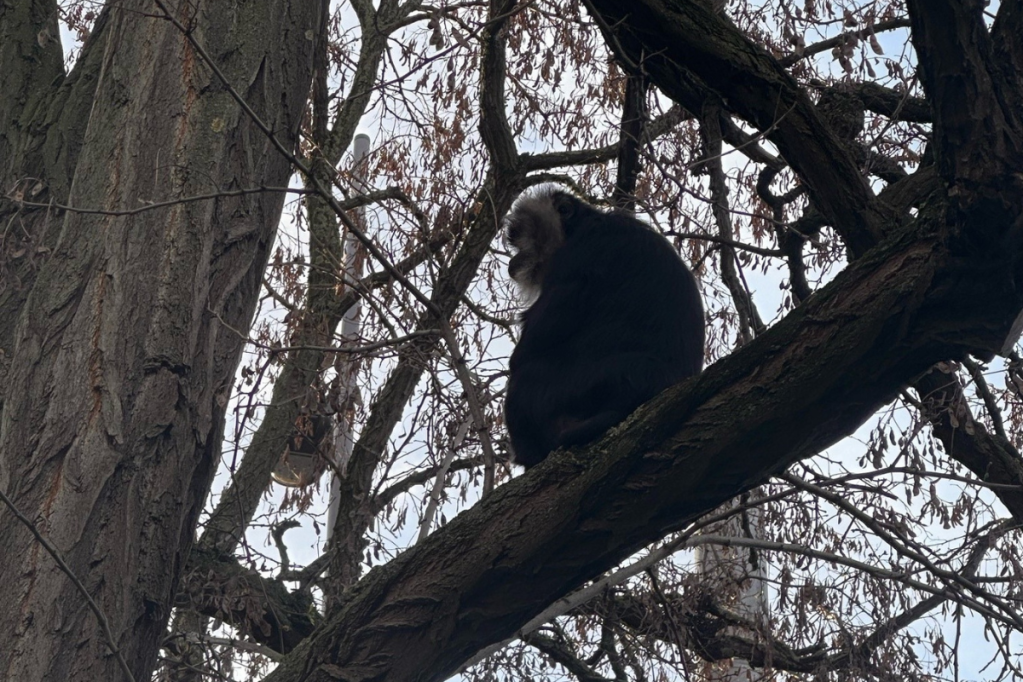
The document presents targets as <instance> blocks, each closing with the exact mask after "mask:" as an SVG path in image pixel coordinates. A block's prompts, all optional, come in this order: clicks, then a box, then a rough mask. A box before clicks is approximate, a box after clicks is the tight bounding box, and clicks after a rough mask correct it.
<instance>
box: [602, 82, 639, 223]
mask: <svg viewBox="0 0 1023 682" xmlns="http://www.w3.org/2000/svg"><path fill="white" fill-rule="evenodd" d="M646 93H647V82H646V78H645V77H644V76H643V74H641V73H634V74H629V75H628V76H626V78H625V101H624V103H623V106H622V122H621V125H620V126H619V133H618V137H619V140H618V168H617V175H616V179H615V188H614V192H613V193H612V194H611V203H613V204H614V205H615V206H617V207H619V208H624V209H626V210H629V211H632V210H634V209H635V208H636V196H635V194H636V179H637V178H638V177H639V173H640V171H641V170H642V168H641V165H640V161H639V158H640V155H639V151H640V147H641V145H642V144H643V129H644V128H645V124H646Z"/></svg>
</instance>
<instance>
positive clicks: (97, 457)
mask: <svg viewBox="0 0 1023 682" xmlns="http://www.w3.org/2000/svg"><path fill="white" fill-rule="evenodd" d="M9 4H10V3H8V5H9ZM16 4H19V3H16ZM25 4H27V3H25ZM43 5H44V3H41V2H36V3H34V5H33V7H34V8H36V9H40V8H41V9H40V11H42V9H46V10H48V11H51V12H52V13H53V16H55V13H56V6H55V4H48V5H47V6H46V7H44V6H43ZM168 6H169V7H170V11H172V12H176V13H178V14H176V15H175V16H176V18H177V19H178V20H179V21H180V22H181V23H182V24H183V25H184V26H186V27H187V28H188V29H189V31H190V34H191V35H192V36H194V38H195V40H196V41H197V42H198V43H199V44H200V45H202V46H203V47H204V48H205V50H206V52H207V53H208V55H210V57H211V58H212V59H213V60H214V62H215V63H216V64H217V66H218V67H219V68H220V69H221V71H222V72H223V73H224V75H225V76H226V78H227V79H228V81H229V82H230V84H231V86H233V88H234V90H235V91H236V92H237V93H238V94H240V95H241V97H243V98H244V99H245V100H246V101H247V102H248V103H249V105H250V106H251V107H252V108H253V109H254V110H255V112H256V113H257V114H258V116H259V117H260V118H261V119H262V120H263V121H264V122H265V123H266V124H267V125H268V126H269V127H270V129H272V130H273V131H275V134H276V136H277V138H278V139H279V140H280V142H281V143H282V144H283V145H284V146H285V147H286V148H293V147H294V145H295V142H296V139H297V131H298V125H299V122H300V120H301V117H302V113H303V109H304V104H305V100H306V96H307V94H308V92H307V91H308V86H309V78H310V73H311V64H312V62H311V51H312V41H311V40H310V39H309V36H310V35H312V31H313V30H314V29H315V28H316V21H317V9H316V6H315V4H314V3H308V2H289V1H287V0H268V1H267V2H260V3H255V4H253V3H238V2H231V1H228V0H224V1H223V2H217V3H208V4H203V5H201V6H200V9H199V10H198V11H197V10H196V6H195V5H194V4H190V3H184V4H181V5H180V6H178V5H176V4H173V5H168ZM19 7H20V4H19ZM23 14H24V15H25V16H24V17H20V16H16V15H17V11H16V10H11V9H4V10H0V22H2V23H3V24H4V25H3V26H2V32H0V35H11V34H18V33H25V31H31V30H34V27H33V25H32V23H31V22H32V21H35V19H34V16H35V14H33V13H32V12H28V11H25V12H24V13H23ZM160 14H161V10H160V8H159V7H158V5H157V4H154V3H153V2H151V1H145V2H143V1H138V0H136V1H132V0H129V1H128V2H119V3H115V4H111V5H110V6H108V7H107V8H106V9H105V10H104V12H103V15H102V16H101V18H100V19H99V21H98V22H97V24H96V27H95V30H94V33H93V35H92V36H91V38H90V40H89V42H88V44H87V45H86V47H85V49H84V51H83V53H82V55H81V57H80V60H79V63H78V65H77V66H76V69H77V70H79V72H77V73H73V74H71V75H70V76H69V77H68V78H67V79H66V80H65V81H64V83H63V84H60V82H59V81H57V84H56V85H55V84H54V81H52V80H48V81H46V80H43V79H42V77H41V76H40V77H35V76H34V75H33V74H28V75H27V76H25V79H24V80H25V81H26V84H25V88H24V90H25V91H28V90H30V89H31V88H54V87H60V88H61V90H60V93H62V94H60V95H59V99H60V100H61V101H59V102H58V103H57V104H55V105H54V104H52V102H53V101H55V98H58V97H57V96H53V97H51V99H50V104H49V106H50V109H49V110H47V106H44V105H40V106H38V107H37V108H36V109H35V110H34V111H30V110H29V109H28V108H22V109H20V110H19V111H17V112H16V113H17V114H18V115H19V117H20V118H19V121H18V125H17V126H16V127H15V132H16V133H17V134H18V135H20V136H21V137H20V138H18V139H17V140H16V142H17V146H18V147H19V148H20V149H21V150H23V151H24V154H25V155H27V156H28V157H29V158H27V159H26V158H19V159H17V160H14V159H11V158H5V159H0V164H2V165H3V168H2V169H0V177H2V178H4V179H5V180H9V179H11V178H12V177H14V179H16V180H17V179H19V178H18V177H17V175H18V174H19V173H20V172H22V170H21V169H33V170H34V172H36V173H43V172H53V170H54V168H58V166H60V165H62V167H64V168H65V169H66V171H67V172H68V174H69V177H70V179H69V180H68V179H67V178H61V177H53V178H52V181H51V178H48V177H46V176H45V175H44V176H43V177H42V178H40V179H39V181H40V182H42V183H43V186H44V189H43V190H42V191H41V192H36V193H35V194H34V195H33V196H35V195H39V196H42V197H44V199H45V200H47V201H49V200H52V201H54V202H56V203H58V204H67V205H71V206H74V207H76V208H88V209H103V210H106V211H126V210H133V209H139V208H143V207H145V206H146V205H147V204H150V203H158V202H166V201H172V200H176V199H181V198H187V197H192V196H196V195H203V194H210V193H215V192H217V191H224V190H233V189H244V188H252V187H259V186H263V185H269V186H274V185H276V186H283V185H285V184H287V180H288V177H289V175H290V172H291V169H290V168H289V165H288V162H287V160H286V159H284V158H282V156H281V155H280V154H279V153H278V152H277V151H276V150H275V149H274V147H273V145H272V143H271V142H270V140H269V139H268V138H267V137H266V136H265V135H264V134H263V133H262V132H260V130H259V129H258V128H257V126H256V125H255V124H254V122H253V121H252V119H251V117H250V116H248V115H247V114H246V113H244V112H243V111H242V110H241V108H240V107H239V105H238V103H237V101H236V100H235V98H234V96H233V95H232V94H231V92H230V91H229V89H228V88H227V87H226V86H225V85H224V83H223V82H221V80H220V79H219V78H218V77H217V76H216V75H215V74H214V73H213V71H212V70H211V68H210V66H209V65H208V64H207V63H206V62H205V61H204V58H203V57H202V56H201V55H200V54H199V53H198V52H197V50H196V48H195V47H194V46H193V44H192V43H190V41H189V39H188V37H186V36H185V35H183V34H182V32H181V31H180V30H179V29H178V28H176V27H175V25H174V23H172V22H171V21H168V20H166V19H161V18H160V16H159V15H160ZM43 16H45V12H44V13H43ZM18 22H21V23H20V24H19V23H18ZM25 45H29V44H28V43H25ZM58 49H59V46H58ZM0 57H4V58H5V60H7V61H5V62H4V63H0V70H2V71H5V72H7V71H8V69H9V68H21V69H24V68H26V67H25V66H24V65H22V66H20V67H19V66H18V63H19V59H20V61H27V59H26V58H25V55H24V53H21V54H19V53H17V51H12V52H11V53H10V54H8V53H7V51H3V53H0ZM5 95H6V93H4V94H0V98H3V97H5ZM11 96H12V97H14V96H16V95H11ZM36 99H37V100H39V101H44V102H45V99H44V98H42V97H37V98H36ZM6 108H8V109H9V108H11V107H10V106H8V107H6ZM66 111H75V112H78V114H79V118H75V119H73V120H66V119H63V118H61V116H62V114H63V113H64V112H66ZM33 135H34V136H36V137H33ZM12 138H13V135H12ZM11 147H12V144H11V143H10V142H8V143H7V144H5V148H6V149H8V150H9V149H11ZM33 154H34V155H36V157H37V158H33V157H32V156H31V155H33ZM54 159H57V160H59V161H60V164H59V165H58V164H55V162H54ZM36 177H37V178H38V177H39V176H38V175H37V176H36ZM9 186H10V185H9V184H5V188H7V187H9ZM25 199H26V200H31V199H32V197H30V196H25ZM283 200H284V197H283V195H282V194H279V193H258V194H249V195H245V196H234V197H221V198H217V199H205V200H201V201H194V202H188V203H181V204H176V205H173V206H169V207H166V208H158V209H155V210H149V211H145V212H141V213H135V214H129V215H125V214H120V215H114V214H110V213H108V214H97V213H81V212H75V211H67V212H60V211H51V210H42V209H33V208H32V207H28V206H25V205H18V206H16V207H15V208H14V209H10V207H9V206H8V205H5V206H4V210H5V211H7V212H8V213H9V214H12V215H13V217H11V218H9V219H11V220H15V221H17V222H18V224H19V225H20V226H22V227H24V229H25V234H27V235H29V236H30V239H34V240H35V243H36V244H45V243H50V242H52V248H51V250H49V251H48V252H47V251H42V252H40V254H39V257H37V258H36V259H35V261H34V264H33V268H29V270H30V272H29V275H31V281H30V277H28V276H26V277H21V278H20V280H19V283H20V284H22V285H24V284H25V283H31V287H30V288H29V287H27V286H22V288H21V289H20V291H21V292H23V293H22V294H21V295H19V296H7V297H6V298H4V299H2V300H0V306H2V311H3V312H4V313H5V315H6V317H5V319H4V325H5V329H6V332H5V334H4V335H3V336H0V342H2V341H6V342H7V343H6V345H4V346H3V347H2V348H0V351H2V353H3V354H4V355H6V357H7V358H8V359H9V361H10V362H9V367H10V370H9V378H8V381H7V383H6V385H4V387H3V391H4V396H3V398H4V404H3V414H2V422H0V489H2V490H5V491H6V492H7V494H8V496H9V497H10V498H11V499H12V500H13V503H14V504H15V505H16V506H17V508H18V509H19V510H20V511H21V512H22V513H23V514H25V515H26V516H28V517H29V518H31V519H34V520H35V522H36V525H37V526H38V527H39V528H40V529H41V530H42V531H43V532H44V533H46V534H47V535H48V536H49V538H50V539H51V541H52V542H53V543H54V545H56V547H57V548H58V550H59V551H60V552H61V553H62V555H63V557H64V559H65V560H66V561H67V563H68V565H69V566H70V567H71V569H72V571H73V572H74V573H75V575H77V576H78V578H79V579H80V580H81V581H82V583H83V584H84V585H85V587H86V589H87V590H88V591H89V593H90V594H91V596H92V598H93V599H94V600H95V601H96V602H97V603H98V604H99V606H100V608H101V609H102V611H103V612H104V614H105V616H106V618H107V619H108V621H109V624H110V628H111V631H112V634H113V637H114V645H115V646H116V647H117V648H118V649H119V650H120V651H121V653H122V654H123V656H124V658H125V659H126V660H127V661H128V664H129V666H130V667H131V669H132V671H133V673H134V675H135V677H136V679H138V680H146V679H148V678H149V675H150V672H151V670H152V668H153V665H154V663H155V659H156V653H157V650H158V648H159V644H160V639H161V636H162V634H163V631H164V628H165V625H166V620H167V617H168V615H169V610H170V600H171V597H172V594H173V590H174V587H175V584H176V581H177V578H178V574H179V572H180V569H181V566H182V565H183V563H184V561H185V558H186V557H187V553H188V551H189V548H190V546H191V543H192V541H193V534H194V532H195V522H196V519H197V516H198V513H199V511H200V509H201V506H202V504H203V501H204V498H205V496H206V493H207V490H208V488H209V484H210V481H211V478H212V474H213V471H214V469H215V464H216V461H217V457H218V455H219V448H220V441H221V432H222V427H223V422H224V416H225V406H226V405H227V399H228V396H229V394H230V391H231V385H232V378H233V375H234V370H235V367H236V365H237V362H238V359H239V355H240V352H241V348H242V342H243V337H242V334H244V330H247V329H248V327H249V322H250V320H251V317H252V313H253V310H254V304H255V301H256V296H257V293H258V290H259V285H260V278H261V276H262V272H263V267H264V265H265V262H266V258H267V254H268V251H269V248H270V246H271V244H272V241H273V236H274V231H275V228H276V225H277V221H278V219H279V216H280V212H281V208H282V205H283ZM44 227H45V229H46V230H47V233H46V235H47V236H44V235H43V232H42V231H43V229H44ZM5 284H7V285H8V286H9V287H13V284H14V283H12V282H10V281H7V282H5ZM12 290H13V289H12ZM239 330H240V331H239ZM0 547H3V551H4V554H5V557H6V558H5V560H4V561H3V562H0V582H2V583H3V584H4V585H5V591H6V597H5V599H4V600H2V601H0V678H3V679H10V680H25V681H31V680H44V679H46V680H117V679H122V677H123V675H122V673H121V672H120V671H119V670H118V666H117V663H116V662H115V658H114V657H113V656H111V655H110V652H109V648H108V646H107V642H106V641H105V639H104V636H103V634H102V630H101V628H100V627H99V625H98V622H97V619H96V618H95V617H94V615H93V614H92V613H91V612H90V611H89V609H88V608H87V606H86V600H85V599H84V597H83V595H82V594H80V593H79V591H78V590H77V589H76V588H75V587H74V585H73V584H72V582H71V581H70V580H69V578H68V577H67V576H66V575H64V574H63V573H62V572H61V571H60V570H58V568H57V566H56V565H55V563H54V560H53V559H52V558H51V557H50V556H48V555H47V554H46V553H45V552H44V551H43V550H42V548H41V547H40V545H39V544H38V543H37V542H36V541H35V540H34V539H33V538H32V536H31V534H30V533H29V531H28V530H27V529H26V528H25V527H24V526H23V525H22V524H19V523H17V522H15V521H14V518H13V516H12V515H11V514H10V512H9V511H8V510H6V509H2V510H0Z"/></svg>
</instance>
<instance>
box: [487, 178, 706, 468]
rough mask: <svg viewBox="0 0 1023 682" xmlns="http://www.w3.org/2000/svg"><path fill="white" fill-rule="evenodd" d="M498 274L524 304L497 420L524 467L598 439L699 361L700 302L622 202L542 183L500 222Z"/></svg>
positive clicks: (665, 246) (682, 269)
mask: <svg viewBox="0 0 1023 682" xmlns="http://www.w3.org/2000/svg"><path fill="white" fill-rule="evenodd" d="M506 236H507V240H508V242H509V244H510V245H511V246H512V247H513V248H514V249H515V250H516V251H517V253H516V254H515V256H514V257H513V258H512V259H511V262H510V263H509V265H508V272H509V274H510V275H511V277H512V279H514V280H515V282H516V283H517V284H518V286H519V288H520V289H521V290H522V291H523V293H524V294H525V295H526V296H527V297H528V298H529V299H530V300H533V304H532V305H531V306H530V307H529V309H528V310H526V312H525V313H524V314H523V325H522V338H521V339H520V340H519V343H518V345H517V346H515V351H514V352H513V353H512V356H511V363H510V370H511V371H510V376H509V380H508V394H507V398H506V401H505V407H504V411H505V421H506V422H507V425H508V433H509V434H510V436H511V444H512V449H513V451H514V460H515V462H516V463H518V464H522V465H523V466H525V467H527V468H528V467H531V466H533V465H535V464H538V463H540V462H541V461H542V460H543V459H544V458H545V457H546V456H547V455H548V454H549V453H550V452H551V451H552V450H556V449H558V448H560V447H564V446H571V445H580V444H582V443H587V442H589V441H591V440H593V439H595V438H596V437H597V436H600V435H601V434H603V433H604V432H605V431H607V430H608V429H609V428H611V427H612V426H614V425H615V424H617V423H618V422H620V421H622V420H623V419H624V418H625V417H627V416H628V415H629V414H630V413H631V412H632V411H633V410H635V409H636V408H637V407H639V406H640V405H641V404H643V403H644V402H646V401H647V400H649V399H650V398H652V397H654V396H655V395H657V394H658V393H660V392H661V391H662V390H664V389H665V388H667V387H668V386H671V385H673V384H676V383H678V382H679V381H681V380H682V379H685V378H686V377H689V376H692V375H694V374H698V373H699V372H700V369H701V368H702V367H703V334H704V321H703V304H702V302H701V300H700V294H699V291H698V290H697V287H696V280H695V279H694V278H693V275H692V273H691V272H689V269H688V268H687V267H686V266H685V264H684V263H683V262H682V259H681V258H679V256H678V254H677V253H676V252H675V249H674V248H672V246H671V244H669V243H668V241H667V240H666V239H665V238H664V237H663V236H661V235H660V234H658V233H656V232H654V231H653V230H652V229H651V228H650V227H649V226H647V225H646V224H644V223H642V222H640V221H639V220H637V219H636V218H635V217H633V216H632V214H630V213H627V212H624V211H613V212H610V213H605V212H604V211H601V210H599V209H597V208H594V207H593V206H590V205H589V204H587V203H585V202H583V201H582V200H580V199H578V198H576V197H574V196H572V195H571V194H568V193H566V192H563V191H560V190H558V189H556V188H552V187H545V188H542V189H540V190H538V191H533V192H530V193H527V194H524V195H523V196H521V197H520V198H519V199H518V200H517V201H516V202H515V205H514V206H513V207H512V210H511V213H509V215H508V219H507V221H506Z"/></svg>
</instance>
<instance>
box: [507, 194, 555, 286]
mask: <svg viewBox="0 0 1023 682" xmlns="http://www.w3.org/2000/svg"><path fill="white" fill-rule="evenodd" d="M559 190H560V188H559V187H557V186H556V185H544V186H541V187H539V188H536V189H533V190H528V191H526V192H523V193H522V194H521V195H520V196H519V198H518V199H516V200H515V203H514V204H513V205H512V209H511V211H509V212H508V217H507V218H506V219H505V239H506V240H507V242H508V243H509V244H510V245H511V247H512V248H513V249H515V250H516V252H517V253H516V254H515V255H514V256H513V257H512V259H511V262H510V263H509V264H508V274H509V275H511V278H512V279H513V280H515V283H516V284H517V285H518V287H519V293H520V295H521V298H522V299H523V301H524V302H526V303H529V302H532V301H535V300H536V298H537V297H538V296H539V295H540V285H541V283H542V282H543V277H544V274H546V270H547V264H548V263H549V262H550V259H551V256H552V255H553V254H554V252H555V251H557V250H558V248H559V247H560V246H561V245H562V243H564V241H565V233H564V230H563V229H562V226H561V215H560V214H559V213H558V211H557V209H556V208H555V207H554V204H553V201H552V195H553V194H554V192H557V191H559Z"/></svg>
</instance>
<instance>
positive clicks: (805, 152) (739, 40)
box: [587, 0, 886, 255]
mask: <svg viewBox="0 0 1023 682" xmlns="http://www.w3.org/2000/svg"><path fill="white" fill-rule="evenodd" d="M587 7H588V8H589V9H590V11H591V13H593V14H594V15H595V17H596V18H597V23H598V25H599V26H600V27H601V31H602V32H603V34H604V37H605V38H606V39H607V43H608V46H609V47H610V48H611V49H612V51H613V52H614V53H615V55H616V56H617V57H618V58H619V59H620V60H621V61H623V62H624V63H626V64H637V65H638V64H640V63H641V64H642V68H643V71H644V73H645V74H647V76H648V78H649V79H650V81H651V82H652V83H653V84H655V85H657V86H658V87H659V88H660V89H661V90H662V91H663V92H664V93H665V94H667V95H668V96H669V97H671V98H672V99H674V100H675V101H676V102H678V103H680V104H681V105H682V106H684V107H686V108H687V109H689V111H691V112H695V113H698V112H699V111H700V106H701V100H702V98H701V97H700V94H699V93H700V92H701V90H703V91H710V92H712V93H714V94H715V95H716V96H717V97H718V98H719V99H720V100H721V101H722V102H723V103H724V104H725V106H726V107H727V108H728V109H729V111H731V112H732V113H734V114H736V115H737V116H739V117H741V118H743V119H744V120H746V121H747V122H749V123H750V124H751V125H753V126H755V127H756V128H757V129H758V130H760V131H762V132H763V133H764V134H765V135H766V136H767V138H768V139H770V140H771V141H772V142H774V143H775V145H777V147H778V149H779V150H780V151H781V154H782V156H784V157H785V159H786V160H787V161H788V162H789V164H790V165H791V166H792V168H793V170H794V171H795V172H796V173H797V174H798V175H799V177H800V179H801V180H802V181H803V182H804V184H806V186H807V187H808V188H809V190H810V196H811V198H812V199H813V202H814V204H815V205H816V206H817V207H818V208H819V209H820V210H821V212H822V213H824V214H825V216H826V217H827V218H828V220H829V222H830V224H832V225H834V226H835V229H836V230H838V232H839V233H840V234H841V235H842V237H843V238H844V239H845V241H846V244H847V246H848V247H849V249H850V251H851V252H852V253H853V254H854V255H858V254H861V253H863V252H864V251H865V250H866V249H868V248H869V247H870V246H871V245H873V244H875V243H876V242H877V240H878V239H879V238H880V237H881V235H882V231H881V226H882V224H884V221H885V215H886V213H885V211H884V210H883V208H882V207H881V206H880V205H878V204H877V203H876V202H874V200H873V197H872V195H871V192H870V189H869V187H868V186H867V183H866V181H865V180H864V178H863V177H862V175H861V174H860V170H859V167H858V165H857V164H856V162H855V160H854V158H853V157H852V155H851V154H850V153H849V151H848V150H847V149H846V148H845V147H844V146H843V145H842V143H841V141H840V140H839V139H838V138H837V137H836V136H835V134H834V132H833V131H832V130H831V128H830V126H828V125H827V123H825V122H824V121H823V120H822V119H821V117H820V116H819V115H818V114H817V112H816V110H815V108H814V106H813V104H812V103H811V102H810V99H809V98H808V97H807V95H806V93H805V91H804V90H803V89H802V88H800V87H799V84H798V83H796V81H795V80H794V79H793V78H792V77H791V76H790V75H789V74H788V73H787V72H786V71H785V69H784V68H782V66H781V65H780V64H779V63H778V62H777V60H775V59H774V58H773V57H771V56H770V55H769V54H767V52H765V51H764V49H763V48H762V47H760V46H758V45H756V44H755V43H753V42H752V41H751V40H749V39H748V38H746V37H745V36H744V35H743V34H742V33H741V32H740V31H739V30H738V29H737V28H736V27H735V26H734V25H733V24H731V23H730V22H729V21H728V20H727V19H726V18H724V17H722V16H721V15H718V14H716V13H714V12H713V11H711V10H710V9H709V8H708V7H707V6H706V4H705V3H702V2H698V1H696V0H689V1H678V2H670V3H664V2H661V1H660V0H587ZM694 107H695V108H694Z"/></svg>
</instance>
